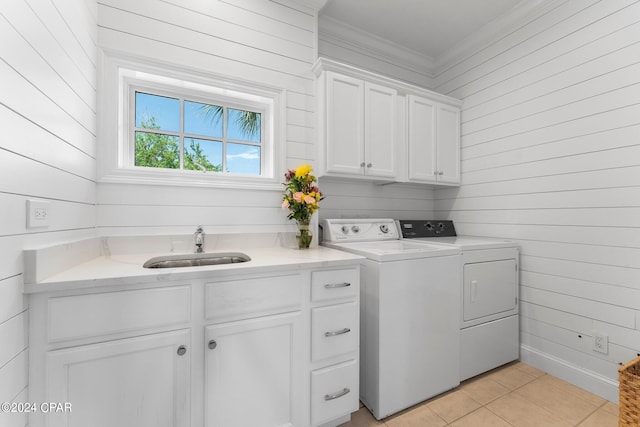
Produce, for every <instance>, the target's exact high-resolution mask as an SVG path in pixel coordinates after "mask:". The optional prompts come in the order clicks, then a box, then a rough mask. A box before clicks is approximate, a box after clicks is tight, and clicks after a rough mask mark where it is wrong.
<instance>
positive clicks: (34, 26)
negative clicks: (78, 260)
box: [0, 0, 97, 427]
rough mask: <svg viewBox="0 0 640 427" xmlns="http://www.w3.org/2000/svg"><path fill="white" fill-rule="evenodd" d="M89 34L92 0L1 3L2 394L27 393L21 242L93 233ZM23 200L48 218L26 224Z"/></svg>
mask: <svg viewBox="0 0 640 427" xmlns="http://www.w3.org/2000/svg"><path fill="white" fill-rule="evenodd" d="M96 33H97V32H96V4H95V1H92V0H11V1H2V2H0V40H2V42H1V43H0V76H1V78H0V123H2V128H3V132H4V134H3V138H1V139H0V165H1V166H0V215H1V221H0V259H1V260H2V262H0V402H7V401H12V400H15V401H19V402H26V401H28V396H27V383H28V380H27V366H26V365H27V353H28V348H27V337H26V319H27V304H26V300H25V299H24V298H23V295H22V289H23V261H22V249H23V248H27V247H29V248H32V247H37V246H42V245H47V244H53V243H60V242H65V241H71V240H76V239H81V238H86V237H88V236H93V235H94V233H95V229H94V227H95V195H96V188H95V166H96V165H95V153H96V135H95V134H96V58H97V55H96V35H97V34H96ZM29 199H35V200H45V201H48V202H49V203H50V211H49V214H50V221H51V225H50V226H49V227H47V228H38V229H27V228H26V201H27V200H29ZM25 424H26V417H24V416H23V415H21V414H7V413H0V425H2V426H3V427H5V426H6V427H18V426H24V425H25Z"/></svg>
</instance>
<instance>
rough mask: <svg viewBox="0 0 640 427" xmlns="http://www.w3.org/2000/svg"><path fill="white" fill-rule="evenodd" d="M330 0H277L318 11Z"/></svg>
mask: <svg viewBox="0 0 640 427" xmlns="http://www.w3.org/2000/svg"><path fill="white" fill-rule="evenodd" d="M327 1H328V0H277V3H282V4H289V5H298V6H303V7H305V8H307V9H310V10H312V11H313V12H314V13H317V12H318V11H319V10H320V9H322V8H323V7H324V5H325V4H327Z"/></svg>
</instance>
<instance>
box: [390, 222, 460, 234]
mask: <svg viewBox="0 0 640 427" xmlns="http://www.w3.org/2000/svg"><path fill="white" fill-rule="evenodd" d="M398 222H399V224H400V231H401V232H402V237H403V238H405V239H414V238H418V237H453V236H455V235H456V229H455V227H454V226H453V221H447V220H403V219H401V220H400V221H398Z"/></svg>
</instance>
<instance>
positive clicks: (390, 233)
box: [320, 219, 400, 242]
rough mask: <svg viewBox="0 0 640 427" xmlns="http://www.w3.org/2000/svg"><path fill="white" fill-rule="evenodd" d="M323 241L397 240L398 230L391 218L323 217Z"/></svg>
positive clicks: (321, 225) (398, 236)
mask: <svg viewBox="0 0 640 427" xmlns="http://www.w3.org/2000/svg"><path fill="white" fill-rule="evenodd" d="M320 228H321V229H322V233H323V239H322V240H323V241H326V242H362V241H376V240H398V239H399V238H400V232H399V231H398V227H397V225H396V222H395V220H393V219H325V220H323V221H322V222H321V223H320Z"/></svg>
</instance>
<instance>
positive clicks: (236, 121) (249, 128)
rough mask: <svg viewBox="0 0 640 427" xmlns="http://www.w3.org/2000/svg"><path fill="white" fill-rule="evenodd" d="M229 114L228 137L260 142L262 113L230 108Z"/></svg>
mask: <svg viewBox="0 0 640 427" xmlns="http://www.w3.org/2000/svg"><path fill="white" fill-rule="evenodd" d="M227 114H228V116H229V117H228V118H227V138H228V139H235V140H238V141H250V142H260V121H261V120H262V117H261V114H260V113H255V112H253V111H245V110H234V109H232V108H229V109H228V110H227Z"/></svg>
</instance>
